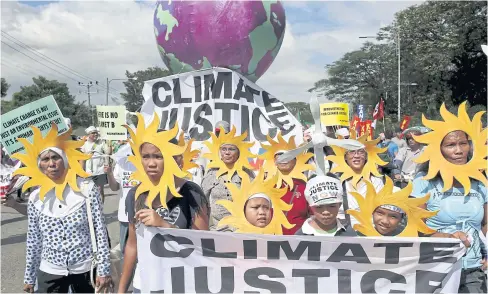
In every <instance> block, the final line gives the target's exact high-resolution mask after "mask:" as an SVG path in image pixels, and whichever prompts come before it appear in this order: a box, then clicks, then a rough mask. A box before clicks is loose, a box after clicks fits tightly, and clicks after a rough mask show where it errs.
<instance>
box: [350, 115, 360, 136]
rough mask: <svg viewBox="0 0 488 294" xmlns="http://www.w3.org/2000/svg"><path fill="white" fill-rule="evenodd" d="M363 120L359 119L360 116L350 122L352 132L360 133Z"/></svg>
mask: <svg viewBox="0 0 488 294" xmlns="http://www.w3.org/2000/svg"><path fill="white" fill-rule="evenodd" d="M360 122H361V120H360V119H359V116H357V115H355V116H354V118H353V119H352V120H351V122H350V124H351V125H350V127H349V129H350V130H354V131H355V132H356V133H357V132H358V127H359V126H360Z"/></svg>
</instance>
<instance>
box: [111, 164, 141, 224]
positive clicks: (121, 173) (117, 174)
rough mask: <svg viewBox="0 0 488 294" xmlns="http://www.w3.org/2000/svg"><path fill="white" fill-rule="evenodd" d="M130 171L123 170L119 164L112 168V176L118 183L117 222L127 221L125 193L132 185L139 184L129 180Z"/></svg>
mask: <svg viewBox="0 0 488 294" xmlns="http://www.w3.org/2000/svg"><path fill="white" fill-rule="evenodd" d="M132 173H133V172H132V171H126V170H124V169H123V168H122V167H121V166H120V165H119V164H116V165H115V168H114V178H115V180H116V181H117V182H118V183H119V185H120V189H119V212H118V219H119V222H124V223H127V222H129V219H128V217H127V212H126V209H125V198H126V197H127V193H129V190H130V189H131V188H132V187H135V186H137V185H138V184H139V182H138V181H136V180H131V179H130V176H131V175H132Z"/></svg>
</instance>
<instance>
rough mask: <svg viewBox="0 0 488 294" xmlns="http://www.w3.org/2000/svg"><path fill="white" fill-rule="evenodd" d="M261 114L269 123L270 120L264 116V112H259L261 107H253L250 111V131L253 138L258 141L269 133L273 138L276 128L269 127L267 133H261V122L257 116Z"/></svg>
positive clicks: (263, 139) (262, 139) (264, 139)
mask: <svg viewBox="0 0 488 294" xmlns="http://www.w3.org/2000/svg"><path fill="white" fill-rule="evenodd" d="M260 116H262V117H263V118H264V119H265V120H266V121H267V122H269V124H271V122H270V121H269V120H268V119H267V118H266V116H264V114H263V113H262V112H261V109H259V108H257V107H256V108H254V110H253V111H252V122H251V123H252V133H253V134H254V138H256V140H258V141H266V135H267V134H269V136H270V137H271V138H274V136H276V133H277V130H276V128H271V129H268V132H267V134H263V132H262V131H261V124H260V123H259V117H260Z"/></svg>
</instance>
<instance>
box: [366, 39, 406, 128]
mask: <svg viewBox="0 0 488 294" xmlns="http://www.w3.org/2000/svg"><path fill="white" fill-rule="evenodd" d="M359 38H360V39H371V38H373V39H376V37H373V36H362V37H359ZM396 43H397V51H398V52H397V56H398V62H397V65H398V110H397V113H398V121H400V119H401V107H400V105H401V102H402V100H401V91H400V87H401V68H400V64H401V63H400V34H399V33H398V32H397V42H396Z"/></svg>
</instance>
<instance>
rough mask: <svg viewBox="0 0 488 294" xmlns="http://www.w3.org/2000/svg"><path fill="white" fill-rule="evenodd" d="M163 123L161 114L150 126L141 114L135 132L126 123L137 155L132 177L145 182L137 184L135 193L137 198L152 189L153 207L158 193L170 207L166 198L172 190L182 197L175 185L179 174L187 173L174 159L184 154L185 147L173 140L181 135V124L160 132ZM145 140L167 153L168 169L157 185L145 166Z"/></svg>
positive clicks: (150, 200)
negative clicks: (142, 152) (143, 152)
mask: <svg viewBox="0 0 488 294" xmlns="http://www.w3.org/2000/svg"><path fill="white" fill-rule="evenodd" d="M159 123H160V120H159V117H158V116H157V115H156V114H154V119H153V120H152V122H151V123H150V124H149V126H148V127H147V128H146V126H145V123H144V117H143V116H142V114H140V113H137V128H136V131H135V133H134V131H133V130H132V129H131V128H130V127H129V126H125V127H126V129H127V130H128V131H129V133H130V136H131V138H130V139H129V144H130V146H131V148H132V152H133V154H134V155H131V156H129V158H128V160H129V161H130V162H132V164H134V166H135V167H136V171H135V172H134V173H133V174H132V176H131V178H132V179H134V180H137V181H139V182H140V183H141V184H140V185H139V187H137V190H136V194H135V196H136V199H137V198H138V197H139V196H140V195H141V194H142V193H145V192H148V193H149V194H148V196H147V198H146V203H145V204H146V206H147V207H152V205H153V201H154V199H156V197H157V196H158V194H159V200H160V202H161V205H162V206H163V207H167V204H166V198H167V195H168V190H169V192H170V193H171V194H172V195H173V196H174V197H181V195H180V194H179V193H178V191H177V190H176V187H175V177H179V178H184V177H185V175H186V173H185V172H184V171H182V170H181V169H180V167H179V166H178V164H177V163H176V161H175V160H174V158H173V156H176V155H181V154H183V152H184V151H185V146H178V145H175V144H173V143H171V142H170V140H171V139H173V138H175V137H176V135H177V134H178V124H176V125H175V126H174V127H173V128H172V129H171V130H168V131H163V132H159V133H158V128H159ZM144 143H150V144H153V145H154V146H156V147H157V148H158V149H159V150H160V151H161V153H162V154H163V159H164V172H163V175H162V176H161V179H160V181H159V183H158V184H157V185H154V184H153V183H152V182H151V180H150V179H149V177H148V176H147V174H146V172H145V171H144V167H143V165H142V156H141V147H142V145H143V144H144Z"/></svg>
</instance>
